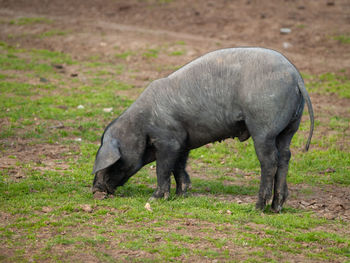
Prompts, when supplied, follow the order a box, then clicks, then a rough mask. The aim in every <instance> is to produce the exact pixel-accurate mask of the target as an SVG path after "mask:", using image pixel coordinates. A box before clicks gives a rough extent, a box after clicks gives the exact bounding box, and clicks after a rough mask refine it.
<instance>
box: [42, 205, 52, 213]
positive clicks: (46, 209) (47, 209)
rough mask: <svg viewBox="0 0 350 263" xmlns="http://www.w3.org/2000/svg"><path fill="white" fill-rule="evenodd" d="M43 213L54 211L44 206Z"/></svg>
mask: <svg viewBox="0 0 350 263" xmlns="http://www.w3.org/2000/svg"><path fill="white" fill-rule="evenodd" d="M41 211H43V212H44V213H50V212H52V211H53V209H52V208H51V207H48V206H44V207H43V208H41Z"/></svg>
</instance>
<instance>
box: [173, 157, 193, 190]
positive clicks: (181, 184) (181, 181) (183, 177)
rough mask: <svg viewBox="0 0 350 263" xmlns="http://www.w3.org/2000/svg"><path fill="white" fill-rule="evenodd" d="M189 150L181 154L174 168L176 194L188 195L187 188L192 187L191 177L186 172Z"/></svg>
mask: <svg viewBox="0 0 350 263" xmlns="http://www.w3.org/2000/svg"><path fill="white" fill-rule="evenodd" d="M188 154H189V151H186V152H183V153H182V154H180V156H179V159H178V160H177V162H176V164H175V168H174V177H175V181H176V194H177V195H186V193H187V190H188V189H191V179H190V177H189V175H188V173H187V172H186V162H187V158H188Z"/></svg>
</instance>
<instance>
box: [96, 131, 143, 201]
mask: <svg viewBox="0 0 350 263" xmlns="http://www.w3.org/2000/svg"><path fill="white" fill-rule="evenodd" d="M116 136H118V132H115V129H113V127H112V128H111V129H109V128H108V127H107V129H106V131H105V133H104V134H103V137H102V140H101V146H100V148H99V150H98V152H97V154H96V159H95V164H94V168H93V172H92V173H93V174H95V178H94V181H93V186H92V192H93V193H95V192H105V193H108V194H113V193H114V191H115V189H116V188H117V187H118V186H122V185H124V184H125V183H126V182H127V180H128V179H129V178H130V177H131V176H132V175H133V174H134V173H135V172H136V171H137V170H138V169H140V168H141V166H142V163H141V160H142V158H140V156H141V153H142V150H143V149H141V148H142V147H141V145H140V143H138V142H139V141H140V140H138V138H137V137H136V136H135V134H133V133H129V134H127V136H120V134H119V136H118V138H116ZM120 137H121V138H120Z"/></svg>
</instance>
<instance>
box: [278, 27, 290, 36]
mask: <svg viewBox="0 0 350 263" xmlns="http://www.w3.org/2000/svg"><path fill="white" fill-rule="evenodd" d="M291 32H292V29H290V28H287V27H282V28H281V29H280V33H281V34H284V35H286V34H289V33H291Z"/></svg>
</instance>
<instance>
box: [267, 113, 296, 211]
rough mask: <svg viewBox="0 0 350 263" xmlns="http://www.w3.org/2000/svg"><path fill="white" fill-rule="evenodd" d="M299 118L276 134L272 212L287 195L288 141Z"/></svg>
mask: <svg viewBox="0 0 350 263" xmlns="http://www.w3.org/2000/svg"><path fill="white" fill-rule="evenodd" d="M300 120H301V118H299V119H297V120H295V121H294V122H292V123H291V124H289V125H288V126H287V128H286V129H284V130H283V131H282V132H281V133H280V134H279V135H278V136H277V140H276V144H277V149H278V153H279V158H278V169H277V173H276V176H275V182H274V194H273V200H272V205H271V208H272V210H273V211H274V212H280V211H281V210H282V206H283V204H284V202H285V201H286V199H287V197H288V187H287V173H288V165H289V160H290V157H291V152H290V143H291V141H292V138H293V135H294V134H295V133H296V131H297V130H298V127H299V124H300Z"/></svg>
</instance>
